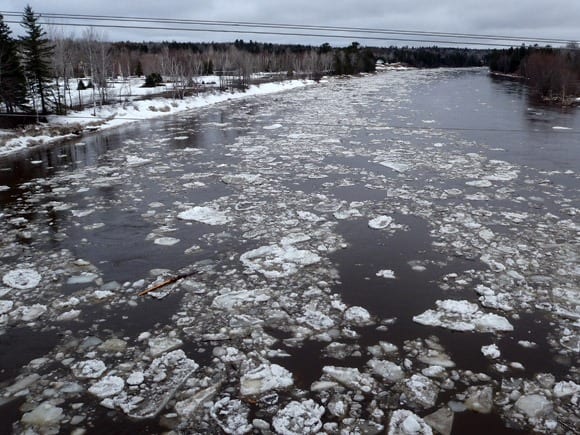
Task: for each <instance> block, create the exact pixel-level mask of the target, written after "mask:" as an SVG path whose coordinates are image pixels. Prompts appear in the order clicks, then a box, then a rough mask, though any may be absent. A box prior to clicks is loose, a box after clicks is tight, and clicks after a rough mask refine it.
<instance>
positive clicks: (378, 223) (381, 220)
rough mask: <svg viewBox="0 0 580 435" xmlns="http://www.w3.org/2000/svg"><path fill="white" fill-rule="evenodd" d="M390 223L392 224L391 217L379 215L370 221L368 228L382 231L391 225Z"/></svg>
mask: <svg viewBox="0 0 580 435" xmlns="http://www.w3.org/2000/svg"><path fill="white" fill-rule="evenodd" d="M391 223H393V218H392V217H390V216H384V215H381V216H377V217H376V218H374V219H371V220H370V221H369V227H370V228H372V229H373V230H382V229H385V228H387V227H388V226H389V225H391Z"/></svg>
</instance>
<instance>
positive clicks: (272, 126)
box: [263, 124, 282, 130]
mask: <svg viewBox="0 0 580 435" xmlns="http://www.w3.org/2000/svg"><path fill="white" fill-rule="evenodd" d="M263 128H264V130H277V129H279V128H282V124H272V125H266V126H264V127H263Z"/></svg>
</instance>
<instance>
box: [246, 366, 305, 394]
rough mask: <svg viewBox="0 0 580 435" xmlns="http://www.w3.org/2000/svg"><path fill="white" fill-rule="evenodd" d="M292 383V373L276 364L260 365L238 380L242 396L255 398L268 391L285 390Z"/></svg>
mask: <svg viewBox="0 0 580 435" xmlns="http://www.w3.org/2000/svg"><path fill="white" fill-rule="evenodd" d="M293 383H294V380H293V378H292V373H290V372H289V371H288V370H286V369H285V368H284V367H282V366H279V365H278V364H261V365H260V366H258V367H256V368H255V369H253V370H251V371H249V372H247V373H245V374H244V375H243V376H242V377H241V379H240V393H241V394H242V396H255V395H258V394H262V393H265V392H266V391H270V390H277V389H281V388H287V387H289V386H291V385H292V384H293Z"/></svg>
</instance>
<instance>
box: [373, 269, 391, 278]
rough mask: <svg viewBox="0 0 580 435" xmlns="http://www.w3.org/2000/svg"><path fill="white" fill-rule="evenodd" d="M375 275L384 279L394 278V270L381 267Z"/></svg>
mask: <svg viewBox="0 0 580 435" xmlns="http://www.w3.org/2000/svg"><path fill="white" fill-rule="evenodd" d="M377 276H380V277H381V278H385V279H395V272H394V271H392V270H391V269H382V270H379V271H378V272H377Z"/></svg>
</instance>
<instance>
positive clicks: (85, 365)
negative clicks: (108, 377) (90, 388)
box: [71, 359, 107, 379]
mask: <svg viewBox="0 0 580 435" xmlns="http://www.w3.org/2000/svg"><path fill="white" fill-rule="evenodd" d="M71 368H72V371H73V374H74V375H75V377H77V378H79V379H98V378H100V377H101V375H102V374H103V373H105V370H107V366H106V365H105V363H104V362H103V361H101V360H98V359H89V360H85V361H79V362H78V363H76V364H74V365H73V366H72V367H71Z"/></svg>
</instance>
